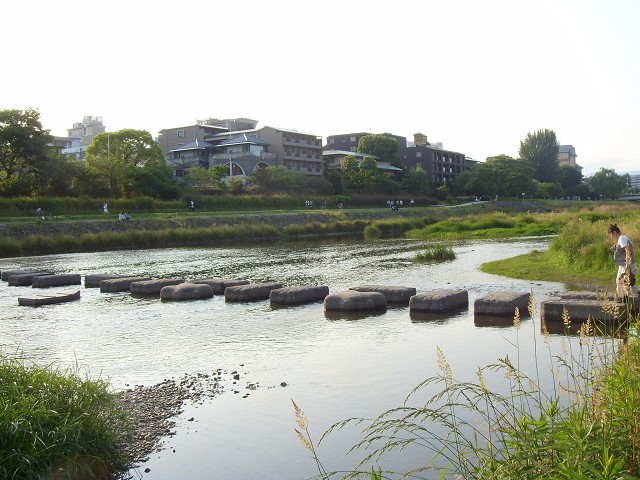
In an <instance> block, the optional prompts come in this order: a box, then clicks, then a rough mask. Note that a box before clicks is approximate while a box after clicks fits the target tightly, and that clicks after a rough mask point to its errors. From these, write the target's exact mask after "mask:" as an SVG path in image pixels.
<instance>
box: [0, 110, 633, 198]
mask: <svg viewBox="0 0 640 480" xmlns="http://www.w3.org/2000/svg"><path fill="white" fill-rule="evenodd" d="M52 140H53V137H52V136H51V135H50V132H49V130H46V129H45V128H44V127H43V126H42V123H41V121H40V113H39V111H38V110H37V109H33V108H30V109H27V110H18V109H5V110H0V195H1V196H4V197H15V196H71V197H73V196H83V195H89V196H94V197H105V198H106V197H109V198H123V197H136V196H151V197H155V198H160V199H167V200H171V199H178V198H181V197H183V196H185V195H186V194H187V193H189V192H190V191H192V190H193V189H197V190H198V191H209V192H214V193H230V194H242V193H264V194H268V193H292V194H318V195H342V194H344V195H348V194H349V193H367V194H379V195H398V194H410V195H416V196H418V195H420V196H431V197H436V198H438V199H440V200H445V199H447V198H449V199H452V198H453V197H460V196H476V197H482V196H488V197H491V198H493V197H495V196H496V195H497V196H500V197H520V196H521V195H523V194H524V195H526V196H527V197H544V198H559V197H581V198H614V197H615V196H617V195H620V194H621V193H623V192H625V191H628V190H629V187H630V178H629V175H618V174H617V173H616V172H615V171H614V170H612V169H607V168H601V169H600V170H599V171H598V172H597V173H596V174H594V175H593V176H592V177H589V178H587V179H585V178H584V177H583V175H582V173H581V172H580V170H579V169H577V168H575V167H571V166H567V165H559V164H558V148H559V144H558V141H557V139H556V135H555V132H553V131H552V130H547V129H545V130H538V131H536V132H532V133H528V134H527V136H526V137H525V138H524V139H523V140H522V141H521V142H520V149H519V152H518V153H519V158H512V157H510V156H508V155H504V154H502V155H497V156H494V157H489V158H487V160H486V161H485V162H478V163H477V164H475V165H474V166H472V167H471V168H470V169H468V170H465V171H464V172H463V173H462V174H460V175H459V176H458V177H456V179H455V180H454V181H453V182H452V183H450V184H444V185H434V184H433V183H432V182H431V180H430V179H429V177H428V175H427V172H426V171H425V170H424V169H421V168H416V169H407V168H405V166H404V165H403V164H402V162H401V160H400V158H399V145H398V142H397V140H395V139H394V138H391V137H387V136H385V135H366V136H364V137H362V138H361V139H360V142H359V144H358V153H360V154H364V155H359V156H356V155H347V156H346V157H345V158H344V161H343V162H342V164H341V165H340V166H339V167H338V166H335V168H332V167H334V166H331V165H329V164H328V163H327V161H325V168H324V176H323V177H314V176H308V175H304V174H300V173H298V172H293V171H289V170H287V169H285V168H284V167H279V166H276V167H268V168H263V169H259V170H257V171H255V172H254V173H252V174H251V175H250V176H248V177H247V178H246V179H240V178H234V177H230V178H228V177H227V173H228V172H227V166H226V165H217V166H214V167H213V168H210V169H209V168H205V167H192V168H190V169H189V170H187V172H186V175H185V177H184V179H183V180H181V181H177V180H176V179H175V178H174V177H173V172H172V170H171V168H170V167H169V166H167V164H166V161H165V159H164V158H163V156H162V153H161V151H160V148H159V147H158V145H157V143H156V142H155V141H154V139H153V138H152V136H151V134H150V133H149V132H147V131H145V130H134V129H123V130H119V131H116V132H108V133H107V132H105V133H101V134H98V135H96V136H94V137H93V141H92V143H91V145H89V146H88V147H87V152H86V157H85V161H78V160H76V158H75V157H73V156H71V157H70V156H66V155H62V154H61V153H60V151H59V150H58V149H56V148H54V147H53V146H52ZM376 159H378V160H379V161H381V162H386V163H388V164H390V165H392V166H395V167H398V168H400V169H401V170H400V171H395V172H393V173H386V172H385V171H383V170H381V169H379V168H378V162H377V161H376Z"/></svg>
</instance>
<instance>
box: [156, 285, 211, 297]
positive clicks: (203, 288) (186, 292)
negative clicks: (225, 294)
mask: <svg viewBox="0 0 640 480" xmlns="http://www.w3.org/2000/svg"><path fill="white" fill-rule="evenodd" d="M208 298H213V287H212V286H211V285H207V284H206V283H190V282H184V283H180V284H178V285H167V286H166V287H162V290H160V299H161V300H162V301H163V302H184V301H188V300H205V299H208Z"/></svg>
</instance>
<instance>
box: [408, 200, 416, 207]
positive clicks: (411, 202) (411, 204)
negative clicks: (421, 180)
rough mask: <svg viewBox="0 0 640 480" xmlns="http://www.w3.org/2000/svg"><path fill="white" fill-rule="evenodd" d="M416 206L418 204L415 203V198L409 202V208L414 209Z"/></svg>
mask: <svg viewBox="0 0 640 480" xmlns="http://www.w3.org/2000/svg"><path fill="white" fill-rule="evenodd" d="M415 204H416V202H414V201H413V198H412V199H411V200H410V201H409V206H410V207H413V206H414V205H415Z"/></svg>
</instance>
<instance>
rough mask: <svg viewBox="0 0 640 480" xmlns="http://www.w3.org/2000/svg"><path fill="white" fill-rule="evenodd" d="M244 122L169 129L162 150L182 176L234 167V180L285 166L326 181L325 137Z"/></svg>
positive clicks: (211, 121)
mask: <svg viewBox="0 0 640 480" xmlns="http://www.w3.org/2000/svg"><path fill="white" fill-rule="evenodd" d="M257 124H258V122H257V121H255V120H250V119H246V118H241V119H227V120H218V119H207V120H201V121H198V122H197V123H196V124H195V125H189V126H186V127H179V128H171V129H164V130H162V131H161V132H160V136H159V137H158V140H157V141H158V145H159V146H160V150H161V151H162V153H163V155H164V156H165V159H166V160H167V164H169V165H171V166H173V167H174V172H175V175H176V176H181V175H183V174H184V170H185V169H187V168H189V166H193V165H196V164H198V165H202V166H208V167H213V166H215V165H219V164H228V165H229V166H230V170H231V175H242V176H248V175H251V174H252V173H253V172H254V171H255V170H256V169H257V168H264V167H267V166H283V167H285V168H287V169H288V170H293V171H296V172H300V173H303V174H306V175H318V176H320V175H322V174H323V162H322V140H321V137H319V136H316V135H311V134H308V133H302V132H297V131H295V130H287V129H280V128H274V127H268V126H265V127H262V128H257Z"/></svg>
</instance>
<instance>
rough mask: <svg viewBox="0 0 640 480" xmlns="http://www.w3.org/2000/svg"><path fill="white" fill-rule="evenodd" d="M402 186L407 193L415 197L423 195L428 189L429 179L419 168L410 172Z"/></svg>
mask: <svg viewBox="0 0 640 480" xmlns="http://www.w3.org/2000/svg"><path fill="white" fill-rule="evenodd" d="M403 186H404V189H405V190H406V191H407V192H409V193H413V194H415V195H423V194H425V193H427V191H428V189H429V178H428V177H427V172H426V171H425V170H424V169H422V168H419V167H418V168H416V169H415V170H412V171H411V172H410V173H409V175H408V176H407V177H406V178H405V179H404V182H403Z"/></svg>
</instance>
